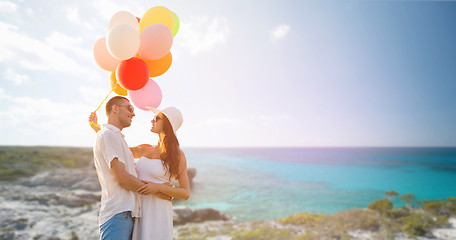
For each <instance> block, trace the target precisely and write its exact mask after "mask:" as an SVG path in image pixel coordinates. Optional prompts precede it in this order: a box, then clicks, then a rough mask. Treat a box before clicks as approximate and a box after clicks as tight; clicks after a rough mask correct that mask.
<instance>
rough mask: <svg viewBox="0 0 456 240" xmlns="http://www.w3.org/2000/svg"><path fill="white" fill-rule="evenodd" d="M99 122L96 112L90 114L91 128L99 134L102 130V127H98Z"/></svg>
mask: <svg viewBox="0 0 456 240" xmlns="http://www.w3.org/2000/svg"><path fill="white" fill-rule="evenodd" d="M97 121H98V118H97V113H96V112H92V113H90V116H89V124H90V127H92V129H93V130H94V131H95V132H98V131H100V130H101V127H100V125H98V123H97Z"/></svg>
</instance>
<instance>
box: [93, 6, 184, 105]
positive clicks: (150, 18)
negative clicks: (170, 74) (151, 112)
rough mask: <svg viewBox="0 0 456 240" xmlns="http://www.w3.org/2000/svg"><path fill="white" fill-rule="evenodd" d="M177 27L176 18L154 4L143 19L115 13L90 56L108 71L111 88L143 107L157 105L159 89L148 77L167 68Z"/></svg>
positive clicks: (129, 14) (170, 12)
mask: <svg viewBox="0 0 456 240" xmlns="http://www.w3.org/2000/svg"><path fill="white" fill-rule="evenodd" d="M178 30H179V18H178V17H177V15H176V14H175V13H174V12H172V11H170V10H169V9H168V8H166V7H161V6H157V7H153V8H151V9H149V10H147V11H146V12H145V13H144V15H143V16H142V18H138V17H136V16H134V15H133V14H131V13H129V12H127V11H120V12H117V13H115V14H114V15H113V16H112V18H111V20H110V22H109V29H108V34H107V35H106V37H102V38H100V39H98V40H97V41H96V42H95V45H94V46H93V55H94V58H95V61H96V62H97V64H98V66H100V67H101V68H102V69H104V70H106V71H110V72H111V76H110V86H111V89H112V90H113V91H114V92H115V93H117V94H119V95H122V96H127V95H128V96H129V97H130V100H131V101H132V102H133V104H134V105H135V106H136V107H138V108H140V109H142V110H147V109H146V108H145V107H147V106H149V107H155V108H157V107H158V106H159V105H160V103H161V100H162V93H161V89H160V87H159V86H158V84H157V83H156V82H155V81H154V80H152V78H151V77H157V76H160V75H162V74H163V73H165V72H166V71H168V69H169V67H170V66H171V62H172V55H171V52H170V50H171V46H172V45H173V37H174V36H175V35H176V33H177V31H178Z"/></svg>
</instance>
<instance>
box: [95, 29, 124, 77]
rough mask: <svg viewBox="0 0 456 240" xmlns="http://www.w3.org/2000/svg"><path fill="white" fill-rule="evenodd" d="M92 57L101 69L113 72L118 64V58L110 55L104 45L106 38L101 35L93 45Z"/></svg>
mask: <svg viewBox="0 0 456 240" xmlns="http://www.w3.org/2000/svg"><path fill="white" fill-rule="evenodd" d="M93 57H94V58H95V62H97V64H98V66H99V67H101V68H102V69H103V70H106V71H110V72H114V71H116V68H117V65H119V63H120V60H118V59H116V58H114V57H113V56H111V54H110V53H109V51H108V48H107V47H106V38H105V37H102V38H100V39H98V40H97V41H96V42H95V45H93Z"/></svg>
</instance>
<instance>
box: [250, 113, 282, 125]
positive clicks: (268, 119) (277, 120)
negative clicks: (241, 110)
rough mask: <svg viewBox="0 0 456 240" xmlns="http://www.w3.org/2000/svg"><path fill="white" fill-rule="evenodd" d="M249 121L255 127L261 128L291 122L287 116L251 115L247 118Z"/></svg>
mask: <svg viewBox="0 0 456 240" xmlns="http://www.w3.org/2000/svg"><path fill="white" fill-rule="evenodd" d="M249 119H250V121H251V122H252V123H253V124H254V125H255V124H257V125H262V126H272V125H281V124H283V123H284V122H285V121H288V120H291V117H290V116H289V115H287V114H281V115H271V116H265V115H251V116H250V117H249Z"/></svg>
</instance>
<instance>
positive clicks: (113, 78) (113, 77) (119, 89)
mask: <svg viewBox="0 0 456 240" xmlns="http://www.w3.org/2000/svg"><path fill="white" fill-rule="evenodd" d="M109 79H110V80H111V81H109V86H111V89H112V90H114V92H115V93H117V94H119V95H121V96H127V90H125V88H123V87H122V86H120V85H119V83H118V82H117V79H116V72H112V73H111V76H110V77H109Z"/></svg>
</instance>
